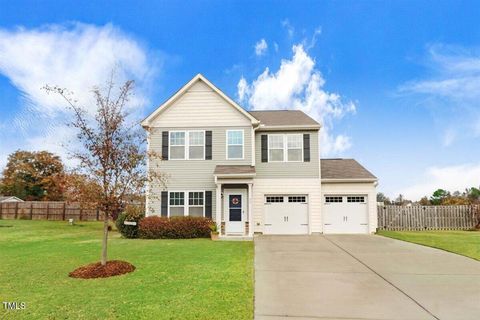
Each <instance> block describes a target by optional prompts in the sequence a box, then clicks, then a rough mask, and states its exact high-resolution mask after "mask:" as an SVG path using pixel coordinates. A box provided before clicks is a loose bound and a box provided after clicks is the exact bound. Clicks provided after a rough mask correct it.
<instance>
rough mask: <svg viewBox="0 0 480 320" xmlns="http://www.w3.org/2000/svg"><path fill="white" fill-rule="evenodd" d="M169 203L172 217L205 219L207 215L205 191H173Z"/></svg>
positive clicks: (170, 193)
mask: <svg viewBox="0 0 480 320" xmlns="http://www.w3.org/2000/svg"><path fill="white" fill-rule="evenodd" d="M168 201H169V216H170V217H183V216H192V217H203V216H204V215H205V192H204V191H171V192H169V200H168Z"/></svg>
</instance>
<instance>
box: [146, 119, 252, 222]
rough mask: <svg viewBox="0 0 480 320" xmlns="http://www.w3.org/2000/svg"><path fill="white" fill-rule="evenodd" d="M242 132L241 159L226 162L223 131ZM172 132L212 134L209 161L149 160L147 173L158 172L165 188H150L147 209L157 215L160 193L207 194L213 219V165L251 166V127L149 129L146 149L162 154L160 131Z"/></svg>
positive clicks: (156, 186) (224, 132) (214, 186)
mask: <svg viewBox="0 0 480 320" xmlns="http://www.w3.org/2000/svg"><path fill="white" fill-rule="evenodd" d="M238 129H240V130H243V131H244V159H243V160H227V158H226V149H227V145H226V131H227V130H238ZM175 130H180V131H181V130H187V131H188V130H205V131H212V160H166V161H159V160H152V161H151V162H150V169H151V170H159V171H160V172H162V174H164V175H165V178H166V188H164V187H163V186H159V185H155V186H152V188H151V192H152V196H151V197H150V198H151V199H150V200H149V206H150V207H151V208H152V209H153V210H154V212H155V214H158V215H159V214H160V209H161V207H160V192H161V191H162V190H167V189H168V190H180V191H182V190H211V191H213V195H212V205H213V207H212V211H213V216H215V207H216V206H215V188H216V185H215V180H214V177H213V171H214V170H215V166H216V165H220V164H223V165H251V163H252V145H251V138H250V137H251V134H252V133H251V131H252V130H253V129H252V127H251V126H245V127H235V126H231V127H188V128H186V127H175V128H173V127H166V128H152V130H151V134H150V138H149V148H150V150H151V151H154V152H156V153H158V154H161V152H162V131H175Z"/></svg>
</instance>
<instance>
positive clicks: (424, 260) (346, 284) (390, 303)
mask: <svg viewBox="0 0 480 320" xmlns="http://www.w3.org/2000/svg"><path fill="white" fill-rule="evenodd" d="M286 317H292V318H293V319H399V320H407V319H421V320H423V319H480V262H477V261H474V260H472V259H469V258H466V257H462V256H459V255H456V254H452V253H448V252H444V251H441V250H437V249H432V248H428V247H423V246H419V245H415V244H411V243H407V242H403V241H398V240H393V239H389V238H384V237H381V236H367V235H332V236H260V237H256V238H255V319H269V320H272V319H283V318H286Z"/></svg>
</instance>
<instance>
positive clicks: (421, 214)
mask: <svg viewBox="0 0 480 320" xmlns="http://www.w3.org/2000/svg"><path fill="white" fill-rule="evenodd" d="M479 214H480V206H479V205H476V206H475V205H474V206H464V205H458V206H455V205H454V206H409V207H405V206H382V205H380V206H378V229H379V230H398V231H400V230H405V231H408V230H412V231H415V230H418V231H419V230H469V229H472V228H473V227H475V225H476V224H477V223H478V219H479Z"/></svg>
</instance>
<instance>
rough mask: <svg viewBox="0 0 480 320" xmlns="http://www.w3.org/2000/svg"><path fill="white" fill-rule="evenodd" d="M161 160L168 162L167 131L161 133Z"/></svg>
mask: <svg viewBox="0 0 480 320" xmlns="http://www.w3.org/2000/svg"><path fill="white" fill-rule="evenodd" d="M162 160H168V131H162Z"/></svg>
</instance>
